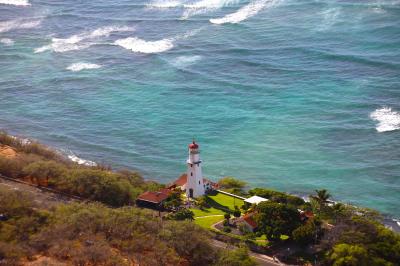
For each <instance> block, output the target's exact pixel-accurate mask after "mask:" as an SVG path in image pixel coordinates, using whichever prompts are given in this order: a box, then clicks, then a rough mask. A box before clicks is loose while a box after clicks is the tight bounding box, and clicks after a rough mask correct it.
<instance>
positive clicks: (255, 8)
mask: <svg viewBox="0 0 400 266" xmlns="http://www.w3.org/2000/svg"><path fill="white" fill-rule="evenodd" d="M277 3H278V1H276V0H256V1H254V2H250V3H249V4H247V5H245V6H243V7H242V8H240V9H239V10H238V11H236V12H234V13H232V14H228V15H226V16H224V17H222V18H216V19H210V22H211V23H213V24H225V23H239V22H241V21H243V20H246V19H248V18H250V17H253V16H255V15H257V14H258V12H260V11H261V10H262V9H264V8H267V7H272V6H274V5H276V4H277Z"/></svg>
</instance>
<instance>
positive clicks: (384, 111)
mask: <svg viewBox="0 0 400 266" xmlns="http://www.w3.org/2000/svg"><path fill="white" fill-rule="evenodd" d="M370 117H371V119H373V120H375V121H378V125H377V126H376V130H377V131H378V132H387V131H393V130H397V129H400V113H399V112H396V111H393V110H392V108H390V107H383V108H380V109H376V110H375V111H374V112H372V113H371V114H370Z"/></svg>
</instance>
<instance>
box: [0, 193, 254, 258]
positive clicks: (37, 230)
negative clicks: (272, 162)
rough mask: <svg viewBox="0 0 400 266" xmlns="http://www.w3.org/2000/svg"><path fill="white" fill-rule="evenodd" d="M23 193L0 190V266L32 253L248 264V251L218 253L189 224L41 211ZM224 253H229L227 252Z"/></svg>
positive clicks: (99, 209)
mask: <svg viewBox="0 0 400 266" xmlns="http://www.w3.org/2000/svg"><path fill="white" fill-rule="evenodd" d="M33 202H34V201H33V200H32V199H31V198H30V197H29V196H28V195H25V194H22V193H20V192H15V191H8V190H6V189H0V213H2V214H4V215H5V217H6V220H5V221H2V222H1V223H0V265H22V264H23V261H26V260H34V257H35V255H41V256H45V257H49V258H52V259H53V260H54V261H56V264H57V265H58V264H60V263H62V262H66V263H69V264H73V265H132V264H140V265H226V264H223V263H224V262H225V261H226V260H227V257H228V258H229V257H231V255H230V254H233V256H235V258H237V259H238V260H239V261H238V263H242V262H243V263H245V264H237V265H253V264H247V263H248V261H249V257H248V254H247V251H242V250H240V251H224V252H223V253H221V252H220V251H218V250H217V249H215V248H214V247H212V246H211V244H210V233H209V232H208V231H206V230H204V229H201V228H200V227H198V226H197V225H196V224H194V223H192V222H185V221H170V220H160V218H158V217H155V216H154V215H153V213H152V212H151V211H147V210H141V209H137V208H135V207H123V208H114V209H112V208H109V207H106V206H105V205H102V204H100V203H89V204H79V203H73V204H69V205H59V206H58V207H57V208H55V209H52V210H50V211H42V210H40V209H39V208H38V206H36V205H34V204H33ZM226 252H228V253H226Z"/></svg>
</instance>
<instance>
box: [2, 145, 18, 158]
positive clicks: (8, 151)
mask: <svg viewBox="0 0 400 266" xmlns="http://www.w3.org/2000/svg"><path fill="white" fill-rule="evenodd" d="M0 156H3V157H6V158H15V157H16V156H17V152H16V151H15V150H14V149H13V148H11V147H10V146H7V145H0Z"/></svg>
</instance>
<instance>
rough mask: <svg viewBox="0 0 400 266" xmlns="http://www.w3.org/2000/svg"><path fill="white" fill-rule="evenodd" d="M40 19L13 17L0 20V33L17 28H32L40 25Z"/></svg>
mask: <svg viewBox="0 0 400 266" xmlns="http://www.w3.org/2000/svg"><path fill="white" fill-rule="evenodd" d="M40 23H42V21H41V20H40V19H32V20H27V19H14V20H7V21H2V22H0V33H1V32H8V31H11V30H17V29H32V28H36V27H37V26H39V25H40Z"/></svg>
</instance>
